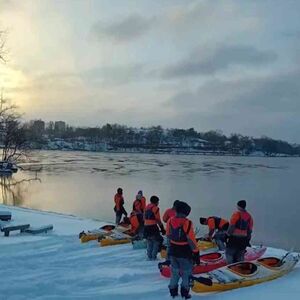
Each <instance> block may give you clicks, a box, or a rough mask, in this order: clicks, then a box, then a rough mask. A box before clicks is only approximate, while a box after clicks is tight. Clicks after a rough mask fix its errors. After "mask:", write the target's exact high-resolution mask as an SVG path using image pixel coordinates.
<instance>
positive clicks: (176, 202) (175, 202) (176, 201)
mask: <svg viewBox="0 0 300 300" xmlns="http://www.w3.org/2000/svg"><path fill="white" fill-rule="evenodd" d="M178 203H180V201H179V200H175V201H174V202H173V207H174V208H176V205H177V204H178Z"/></svg>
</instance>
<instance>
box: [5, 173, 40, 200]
mask: <svg viewBox="0 0 300 300" xmlns="http://www.w3.org/2000/svg"><path fill="white" fill-rule="evenodd" d="M31 181H38V182H41V179H40V178H38V176H37V172H36V173H35V177H32V178H28V179H22V180H16V179H15V178H14V177H12V176H1V177H0V187H1V195H2V203H3V204H5V205H15V206H20V205H21V204H22V203H23V202H24V200H25V196H26V194H27V191H28V187H29V183H30V182H31Z"/></svg>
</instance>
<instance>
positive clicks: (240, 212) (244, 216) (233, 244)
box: [225, 200, 253, 264]
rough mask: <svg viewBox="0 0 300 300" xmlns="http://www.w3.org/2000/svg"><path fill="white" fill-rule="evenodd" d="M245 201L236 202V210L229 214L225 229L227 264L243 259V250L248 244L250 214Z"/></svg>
mask: <svg viewBox="0 0 300 300" xmlns="http://www.w3.org/2000/svg"><path fill="white" fill-rule="evenodd" d="M246 204H247V203H246V201H245V200H240V201H239V202H238V203H237V211H236V212H234V213H233V214H232V216H231V219H230V223H229V228H228V231H227V235H228V240H227V244H226V250H225V255H226V261H227V263H228V264H231V263H235V262H239V261H244V255H245V250H246V248H247V246H250V244H249V242H250V240H251V234H252V230H253V219H252V216H251V215H250V214H249V212H248V211H246Z"/></svg>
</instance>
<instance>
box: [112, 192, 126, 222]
mask: <svg viewBox="0 0 300 300" xmlns="http://www.w3.org/2000/svg"><path fill="white" fill-rule="evenodd" d="M114 201H115V206H114V211H115V213H116V224H117V225H119V224H120V222H121V219H122V215H125V217H127V211H126V210H125V208H124V198H123V190H122V189H121V188H118V189H117V193H116V194H115V198H114Z"/></svg>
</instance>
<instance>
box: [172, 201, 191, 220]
mask: <svg viewBox="0 0 300 300" xmlns="http://www.w3.org/2000/svg"><path fill="white" fill-rule="evenodd" d="M175 210H176V213H178V214H183V215H185V216H186V217H187V216H188V215H189V214H190V212H191V207H190V206H189V205H188V204H187V203H186V202H183V201H179V202H178V203H177V204H176V207H175Z"/></svg>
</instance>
